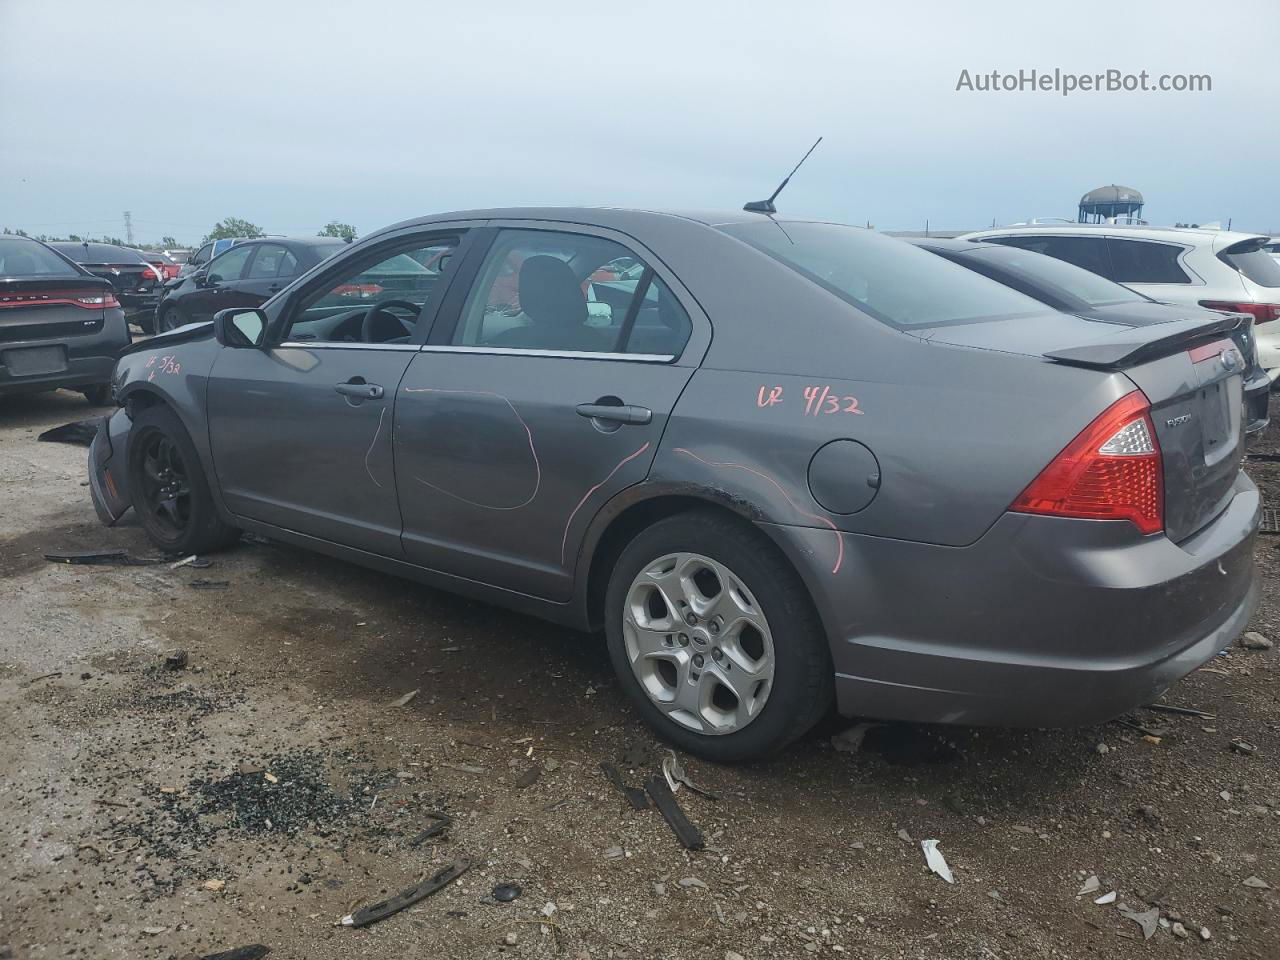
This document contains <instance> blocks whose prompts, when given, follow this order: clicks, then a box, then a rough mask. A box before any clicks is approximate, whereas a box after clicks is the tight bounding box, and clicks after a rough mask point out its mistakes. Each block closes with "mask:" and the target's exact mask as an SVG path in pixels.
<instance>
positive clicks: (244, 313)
mask: <svg viewBox="0 0 1280 960" xmlns="http://www.w3.org/2000/svg"><path fill="white" fill-rule="evenodd" d="M266 333H267V315H266V314H265V313H263V312H262V311H261V310H259V309H258V308H257V307H232V308H230V309H227V310H219V311H218V312H217V313H215V314H214V315H213V335H214V337H215V339H217V341H218V343H220V344H222V345H223V346H224V347H260V346H262V341H263V338H264V337H265V336H266Z"/></svg>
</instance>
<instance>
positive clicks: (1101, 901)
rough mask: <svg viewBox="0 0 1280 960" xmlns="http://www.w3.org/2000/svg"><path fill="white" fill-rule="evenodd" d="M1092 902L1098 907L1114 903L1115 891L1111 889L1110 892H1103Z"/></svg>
mask: <svg viewBox="0 0 1280 960" xmlns="http://www.w3.org/2000/svg"><path fill="white" fill-rule="evenodd" d="M1093 902H1094V903H1096V904H1097V905H1098V906H1100V907H1105V906H1106V905H1107V904H1110V903H1115V902H1116V892H1115V891H1114V890H1112V891H1111V892H1110V893H1104V894H1103V895H1102V896H1100V897H1096V898H1095V899H1094V901H1093Z"/></svg>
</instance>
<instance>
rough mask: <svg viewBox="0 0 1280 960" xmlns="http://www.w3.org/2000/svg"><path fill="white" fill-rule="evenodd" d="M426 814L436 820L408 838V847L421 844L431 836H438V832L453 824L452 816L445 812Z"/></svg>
mask: <svg viewBox="0 0 1280 960" xmlns="http://www.w3.org/2000/svg"><path fill="white" fill-rule="evenodd" d="M427 816H428V817H430V818H431V819H432V820H434V821H436V822H435V823H433V824H432V825H431V826H429V827H427V829H425V830H423V831H422V832H421V833H420V834H418V835H417V836H416V837H414V838H413V839H412V840H410V841H409V846H410V847H417V846H421V845H422V843H423V842H424V841H426V840H430V839H431V838H432V837H438V836H440V834H442V833H444V832H445V831H446V830H448V829H449V828H450V827H451V826H453V817H451V816H449V815H448V814H447V813H428V814H427Z"/></svg>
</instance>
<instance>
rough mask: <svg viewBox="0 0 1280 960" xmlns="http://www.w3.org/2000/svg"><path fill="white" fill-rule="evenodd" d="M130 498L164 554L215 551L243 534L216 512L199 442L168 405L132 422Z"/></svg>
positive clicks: (150, 411)
mask: <svg viewBox="0 0 1280 960" xmlns="http://www.w3.org/2000/svg"><path fill="white" fill-rule="evenodd" d="M129 497H130V499H131V500H132V502H133V509H134V512H135V513H137V515H138V519H139V521H140V522H141V523H142V529H143V530H144V531H145V532H146V534H147V537H148V538H150V540H151V542H152V543H154V544H155V545H156V546H157V547H159V548H160V549H161V550H163V551H165V552H166V553H177V554H182V555H184V556H185V555H188V554H192V553H203V552H206V551H209V550H217V549H219V548H221V547H226V546H230V545H231V544H233V543H235V542H236V540H238V539H239V537H240V531H239V530H237V529H235V528H234V527H232V526H231V525H229V524H227V523H225V522H223V520H222V518H221V517H219V516H218V511H217V508H216V507H215V506H214V503H213V495H212V494H211V493H210V492H209V484H208V482H207V481H206V480H205V477H204V471H203V470H202V469H201V466H200V457H199V455H198V454H197V453H196V448H195V445H194V444H193V443H192V442H191V438H190V436H188V435H187V431H186V428H185V427H183V425H182V421H181V420H179V419H178V416H177V414H175V413H174V412H173V411H172V410H170V409H169V408H168V407H165V406H154V407H148V408H147V409H145V410H143V411H142V412H141V413H140V414H138V416H137V417H135V418H134V420H133V426H132V427H131V428H130V430H129Z"/></svg>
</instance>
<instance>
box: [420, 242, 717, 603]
mask: <svg viewBox="0 0 1280 960" xmlns="http://www.w3.org/2000/svg"><path fill="white" fill-rule="evenodd" d="M484 233H485V241H486V244H485V249H483V250H481V249H479V247H480V244H478V245H477V249H476V250H475V251H474V252H473V255H472V256H471V257H470V258H469V260H468V263H467V265H466V266H465V267H464V268H463V269H462V270H461V271H460V274H459V279H458V281H457V282H456V283H455V284H454V287H453V288H452V289H451V291H450V294H449V301H448V303H447V305H446V308H445V313H444V314H443V315H442V316H441V318H440V322H439V323H438V324H437V328H436V329H435V330H434V331H433V332H432V336H431V338H430V340H429V341H428V344H427V345H426V346H425V347H424V348H423V350H422V352H421V353H419V354H418V355H417V356H415V357H414V359H413V362H412V363H411V364H410V366H409V369H408V372H407V373H406V374H405V379H404V382H403V383H402V384H401V386H400V391H399V396H398V397H397V399H396V412H395V431H396V443H395V471H396V480H397V488H398V490H399V494H400V509H401V515H402V517H403V518H404V536H403V540H404V549H405V554H406V556H407V557H408V558H409V559H410V560H412V561H414V562H416V563H419V564H421V565H423V566H427V567H431V568H433V569H437V570H442V571H445V572H448V573H451V574H453V575H456V576H462V577H466V578H469V579H473V580H478V581H481V582H485V583H489V584H493V585H497V586H501V587H504V588H506V589H510V590H517V591H521V592H524V593H529V594H533V595H536V596H541V597H546V598H549V599H553V600H564V599H567V598H568V597H569V596H570V594H571V591H572V584H573V575H574V569H575V566H576V564H577V562H578V551H579V546H580V544H581V540H582V537H583V534H584V532H585V530H586V529H587V526H588V524H589V522H590V520H591V518H592V517H593V516H594V515H595V513H596V512H597V511H598V510H599V509H600V507H601V506H602V505H603V504H604V503H606V502H607V501H608V500H609V499H610V497H612V496H614V495H615V494H616V493H618V492H619V491H620V490H622V489H624V488H626V487H627V486H629V485H631V484H634V483H638V482H639V481H640V480H642V479H644V477H645V476H646V475H647V474H648V471H649V466H650V464H651V463H652V461H653V457H654V454H655V453H656V451H657V447H658V442H659V440H660V438H661V436H662V431H663V428H664V426H665V424H666V422H667V418H668V416H669V414H670V412H671V410H672V407H673V406H674V405H675V402H676V400H677V399H678V397H679V396H680V393H681V391H682V390H683V389H684V387H685V385H686V384H687V383H688V381H689V378H690V376H691V375H692V373H693V371H694V369H695V368H696V366H697V364H698V362H699V361H700V359H701V356H702V353H704V352H705V349H706V345H707V343H708V342H709V339H710V328H709V325H708V324H707V322H706V320H705V317H702V315H701V314H700V313H698V311H697V309H696V305H695V304H694V303H693V301H692V299H691V298H690V297H689V296H688V294H687V293H685V292H684V290H683V288H682V287H681V286H680V285H679V283H678V281H677V280H676V278H675V277H674V276H673V275H672V274H670V273H669V272H668V271H667V270H666V268H665V267H662V266H658V265H657V261H656V258H654V257H652V256H649V255H648V253H647V251H643V250H641V249H639V248H638V247H636V245H635V244H634V242H633V241H631V240H629V239H627V238H624V237H620V236H617V235H614V234H611V233H609V232H608V231H604V230H592V229H587V228H580V227H571V226H567V225H561V224H536V225H535V224H524V225H520V226H519V227H517V226H515V225H511V226H507V227H504V228H502V229H500V230H497V231H496V232H494V231H493V230H491V229H486V230H485V231H484ZM620 256H631V257H634V258H635V259H636V260H638V261H643V262H644V263H645V264H646V265H647V266H646V268H645V269H644V271H643V274H644V275H643V277H642V278H641V279H640V280H639V282H638V283H637V285H636V289H635V290H634V291H633V293H632V295H631V296H630V297H627V298H618V297H614V298H613V299H612V301H611V302H610V303H609V304H608V306H606V302H605V301H604V300H602V299H600V298H593V297H592V296H591V294H592V292H593V291H592V288H591V280H590V277H591V276H592V274H593V273H594V272H595V271H596V270H597V269H598V268H599V267H600V266H601V265H602V264H605V263H608V262H609V261H611V260H614V259H616V258H617V257H620ZM676 291H679V293H678V294H677V293H676ZM464 298H465V300H464ZM695 317H696V320H695V319H693V318H695Z"/></svg>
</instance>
